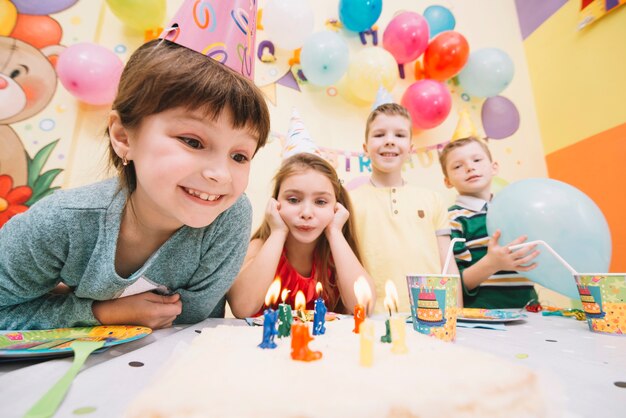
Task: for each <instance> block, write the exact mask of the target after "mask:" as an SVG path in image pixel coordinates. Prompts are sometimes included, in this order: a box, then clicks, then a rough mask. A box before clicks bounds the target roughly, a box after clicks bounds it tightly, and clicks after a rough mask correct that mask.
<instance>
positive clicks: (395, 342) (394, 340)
mask: <svg viewBox="0 0 626 418" xmlns="http://www.w3.org/2000/svg"><path fill="white" fill-rule="evenodd" d="M389 325H390V327H391V352H392V353H396V354H403V353H406V352H408V351H409V349H408V348H407V346H406V340H405V337H406V323H405V322H404V319H403V318H402V317H399V316H394V317H391V318H390V319H389Z"/></svg>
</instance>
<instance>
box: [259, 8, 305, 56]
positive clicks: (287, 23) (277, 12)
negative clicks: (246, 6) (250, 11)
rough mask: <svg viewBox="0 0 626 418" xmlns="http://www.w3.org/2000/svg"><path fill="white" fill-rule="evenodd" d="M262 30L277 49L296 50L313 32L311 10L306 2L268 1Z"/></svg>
mask: <svg viewBox="0 0 626 418" xmlns="http://www.w3.org/2000/svg"><path fill="white" fill-rule="evenodd" d="M263 28H264V30H265V32H266V33H267V37H268V38H269V39H270V40H271V41H272V42H273V43H274V45H276V46H277V47H279V48H283V49H290V50H291V49H298V48H300V47H301V46H302V45H303V44H304V41H305V40H306V39H307V37H308V36H309V35H310V34H311V33H312V32H313V9H312V8H311V6H310V4H309V2H308V1H307V0H268V1H267V3H266V4H265V7H264V8H263Z"/></svg>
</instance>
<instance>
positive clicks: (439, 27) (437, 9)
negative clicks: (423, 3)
mask: <svg viewBox="0 0 626 418" xmlns="http://www.w3.org/2000/svg"><path fill="white" fill-rule="evenodd" d="M424 18H425V19H426V21H427V22H428V27H429V28H430V37H431V38H434V37H435V36H437V34H439V33H440V32H444V31H447V30H452V29H454V26H455V25H456V20H455V19H454V15H453V14H452V12H450V10H448V9H446V8H445V7H443V6H428V7H427V8H426V10H424Z"/></svg>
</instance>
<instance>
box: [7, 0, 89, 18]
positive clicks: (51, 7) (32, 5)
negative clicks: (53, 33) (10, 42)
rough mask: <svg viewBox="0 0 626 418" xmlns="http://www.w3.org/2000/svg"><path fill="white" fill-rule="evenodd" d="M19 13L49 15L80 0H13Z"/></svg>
mask: <svg viewBox="0 0 626 418" xmlns="http://www.w3.org/2000/svg"><path fill="white" fill-rule="evenodd" d="M12 1H13V4H14V5H15V7H17V11H18V12H19V13H23V14H27V15H49V14H52V13H58V12H60V11H62V10H65V9H67V8H68V7H71V6H73V5H74V3H76V2H77V1H78V0H43V1H42V0H12Z"/></svg>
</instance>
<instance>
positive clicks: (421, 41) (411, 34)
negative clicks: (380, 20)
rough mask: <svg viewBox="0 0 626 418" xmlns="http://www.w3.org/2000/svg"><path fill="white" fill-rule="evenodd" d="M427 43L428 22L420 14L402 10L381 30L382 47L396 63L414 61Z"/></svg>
mask: <svg viewBox="0 0 626 418" xmlns="http://www.w3.org/2000/svg"><path fill="white" fill-rule="evenodd" d="M427 45H428V23H427V22H426V19H424V18H423V17H422V15H420V14H417V13H414V12H403V13H400V14H399V15H397V16H395V17H394V18H393V19H391V21H390V22H389V24H388V25H387V27H386V28H385V32H383V48H385V49H386V50H387V51H389V52H391V55H393V57H394V58H395V59H396V61H397V62H398V64H405V63H407V62H411V61H415V60H416V59H417V57H419V56H420V55H422V53H423V52H424V50H425V49H426V46H427Z"/></svg>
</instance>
